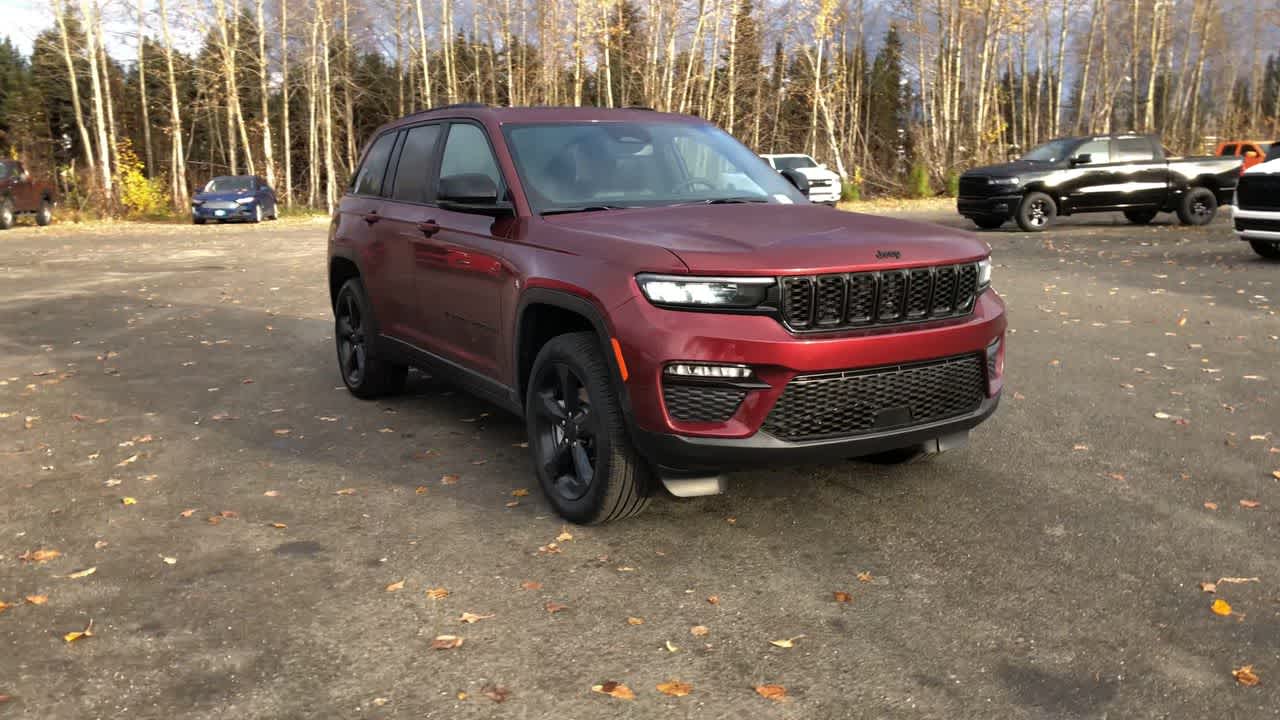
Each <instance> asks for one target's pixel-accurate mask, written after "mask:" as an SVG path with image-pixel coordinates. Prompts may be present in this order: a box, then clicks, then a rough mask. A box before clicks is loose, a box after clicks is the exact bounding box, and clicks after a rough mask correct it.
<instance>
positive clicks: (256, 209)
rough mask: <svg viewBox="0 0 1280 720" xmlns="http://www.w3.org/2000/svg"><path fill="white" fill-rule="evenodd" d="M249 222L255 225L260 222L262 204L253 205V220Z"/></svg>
mask: <svg viewBox="0 0 1280 720" xmlns="http://www.w3.org/2000/svg"><path fill="white" fill-rule="evenodd" d="M249 222H252V223H253V224H255V225H257V224H258V223H260V222H262V203H254V204H253V219H252V220H250V221H249Z"/></svg>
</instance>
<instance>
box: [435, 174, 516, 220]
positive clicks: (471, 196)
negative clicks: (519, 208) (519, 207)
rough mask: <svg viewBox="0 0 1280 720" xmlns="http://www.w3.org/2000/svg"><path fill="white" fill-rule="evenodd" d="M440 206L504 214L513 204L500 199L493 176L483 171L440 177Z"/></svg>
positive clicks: (489, 213)
mask: <svg viewBox="0 0 1280 720" xmlns="http://www.w3.org/2000/svg"><path fill="white" fill-rule="evenodd" d="M437 200H438V201H439V203H440V207H442V208H444V209H445V210H456V211H458V212H471V213H477V214H481V215H504V214H506V213H508V212H510V210H511V206H510V205H509V204H508V203H505V202H499V201H498V186H497V185H495V184H494V182H493V178H491V177H489V176H488V175H485V174H483V173H462V174H460V175H449V176H447V177H442V178H440V190H439V192H438V193H437Z"/></svg>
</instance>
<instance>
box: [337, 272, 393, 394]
mask: <svg viewBox="0 0 1280 720" xmlns="http://www.w3.org/2000/svg"><path fill="white" fill-rule="evenodd" d="M333 324H334V330H333V341H334V345H335V346H336V348H337V351H338V370H339V371H340V372H341V373H342V382H343V383H344V384H345V385H346V386H347V389H348V390H350V391H351V394H352V395H355V396H356V397H358V398H361V399H363V400H372V399H374V398H378V397H382V396H383V395H392V394H395V393H398V392H400V390H401V389H403V388H404V381H405V378H406V377H407V376H408V374H409V368H408V366H406V365H399V364H397V363H393V362H391V361H389V360H387V359H385V358H383V357H381V356H380V355H379V353H378V347H377V342H376V340H377V338H378V324H377V321H376V319H375V318H374V315H373V304H372V303H370V302H369V296H368V295H367V294H365V291H364V285H363V284H362V283H361V282H360V278H352V279H350V280H348V281H347V282H346V284H344V285H343V286H342V289H341V290H339V291H338V297H337V299H336V300H335V301H334V303H333Z"/></svg>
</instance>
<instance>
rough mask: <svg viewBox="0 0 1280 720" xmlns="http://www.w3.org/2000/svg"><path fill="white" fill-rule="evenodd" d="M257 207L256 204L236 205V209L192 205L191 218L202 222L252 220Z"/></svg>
mask: <svg viewBox="0 0 1280 720" xmlns="http://www.w3.org/2000/svg"><path fill="white" fill-rule="evenodd" d="M255 206H257V203H256V202H251V203H247V204H245V205H236V206H235V207H234V208H224V207H216V208H211V207H206V206H204V205H192V206H191V217H193V218H198V219H200V220H252V219H253V217H254V208H255Z"/></svg>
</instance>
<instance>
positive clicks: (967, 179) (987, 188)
mask: <svg viewBox="0 0 1280 720" xmlns="http://www.w3.org/2000/svg"><path fill="white" fill-rule="evenodd" d="M959 190H960V197H986V196H988V195H990V194H991V183H989V182H987V179H986V178H985V177H982V176H977V175H974V176H970V175H961V176H960V188H959Z"/></svg>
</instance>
